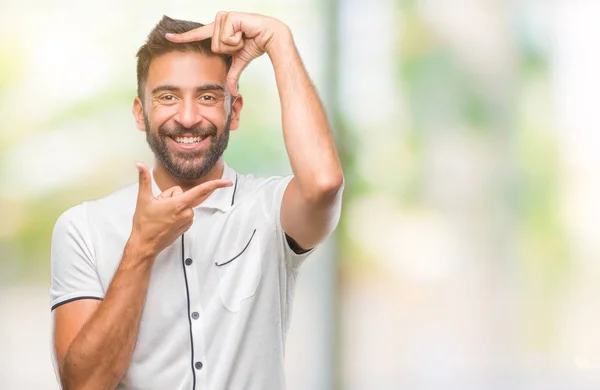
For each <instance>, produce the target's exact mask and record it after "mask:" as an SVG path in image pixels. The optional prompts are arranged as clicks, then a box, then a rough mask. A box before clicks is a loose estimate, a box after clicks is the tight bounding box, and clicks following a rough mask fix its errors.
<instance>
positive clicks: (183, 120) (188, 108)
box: [175, 99, 202, 128]
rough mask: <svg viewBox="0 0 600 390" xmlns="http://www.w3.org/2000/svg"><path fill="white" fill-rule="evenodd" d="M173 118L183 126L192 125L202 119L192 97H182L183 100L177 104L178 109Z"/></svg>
mask: <svg viewBox="0 0 600 390" xmlns="http://www.w3.org/2000/svg"><path fill="white" fill-rule="evenodd" d="M175 120H176V121H177V122H179V123H180V124H181V125H182V126H184V127H187V128H190V127H193V126H194V125H197V124H198V123H199V122H200V121H202V115H201V113H200V108H199V107H198V105H197V104H196V103H195V102H194V100H193V99H184V100H183V102H181V104H179V110H178V112H177V117H176V118H175Z"/></svg>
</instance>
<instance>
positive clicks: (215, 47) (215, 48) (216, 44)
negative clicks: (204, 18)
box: [210, 12, 225, 53]
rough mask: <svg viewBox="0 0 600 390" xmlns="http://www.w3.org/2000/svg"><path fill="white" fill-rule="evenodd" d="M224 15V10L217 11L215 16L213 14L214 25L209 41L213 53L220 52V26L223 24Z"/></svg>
mask: <svg viewBox="0 0 600 390" xmlns="http://www.w3.org/2000/svg"><path fill="white" fill-rule="evenodd" d="M223 16H224V12H218V13H217V16H215V21H214V24H215V27H214V29H213V35H212V41H211V45H210V50H212V52H213V53H220V52H221V51H220V49H221V27H222V24H223V21H224V20H225V18H224V17H223Z"/></svg>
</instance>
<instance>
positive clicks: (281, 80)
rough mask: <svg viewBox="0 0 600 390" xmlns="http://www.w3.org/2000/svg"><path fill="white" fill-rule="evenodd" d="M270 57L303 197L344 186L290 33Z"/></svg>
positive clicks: (326, 125) (287, 142)
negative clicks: (314, 192) (313, 192)
mask: <svg viewBox="0 0 600 390" xmlns="http://www.w3.org/2000/svg"><path fill="white" fill-rule="evenodd" d="M269 56H270V58H271V61H272V63H273V67H274V69H275V78H276V81H277V88H278V90H279V98H280V100H281V112H282V122H283V136H284V140H285V145H286V149H287V152H288V155H289V158H290V163H291V166H292V170H293V172H294V175H295V177H296V180H297V183H298V186H299V189H300V191H301V192H302V193H304V194H307V195H308V194H311V192H312V191H315V190H317V191H318V190H328V189H331V190H336V189H337V188H339V187H340V186H341V185H342V182H343V176H342V169H341V165H340V161H339V158H338V155H337V152H336V149H335V144H334V140H333V137H332V135H331V131H330V128H329V123H328V121H327V116H326V115H325V110H324V109H323V106H322V104H321V101H320V99H319V96H318V95H317V92H316V90H315V88H314V86H313V84H312V82H311V80H310V78H309V76H308V74H307V72H306V69H305V68H304V65H303V64H302V60H301V58H300V55H299V54H298V51H297V49H296V46H295V45H294V43H293V39H292V36H291V34H289V33H288V32H287V31H286V32H285V33H283V34H281V35H280V39H279V40H277V41H275V42H274V43H273V46H272V47H271V49H270V50H269Z"/></svg>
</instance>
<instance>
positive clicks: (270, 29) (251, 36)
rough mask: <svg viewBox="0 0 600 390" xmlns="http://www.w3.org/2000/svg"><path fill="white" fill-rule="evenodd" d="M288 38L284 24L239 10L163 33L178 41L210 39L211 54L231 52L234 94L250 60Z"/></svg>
mask: <svg viewBox="0 0 600 390" xmlns="http://www.w3.org/2000/svg"><path fill="white" fill-rule="evenodd" d="M290 37H291V32H290V31H289V29H288V28H287V26H286V25H285V24H283V23H282V22H281V21H279V20H277V19H274V18H271V17H268V16H263V15H257V14H247V13H240V12H219V13H218V14H217V16H216V18H215V21H214V22H212V23H210V24H207V25H205V26H202V27H198V28H196V29H193V30H190V31H188V32H185V33H182V34H170V33H169V34H166V38H167V39H168V40H170V41H172V42H177V43H184V42H194V41H202V40H204V39H208V38H212V41H211V50H212V51H213V52H214V53H219V54H231V55H232V64H231V69H230V70H229V73H228V74H227V87H228V88H229V91H230V92H231V94H232V95H233V96H237V84H238V80H239V78H240V75H241V74H242V71H243V70H244V69H245V68H246V66H248V64H249V63H250V61H252V60H253V59H255V58H257V57H259V56H261V55H262V54H263V53H269V50H270V49H271V48H272V47H273V46H274V45H275V44H276V43H277V41H278V40H281V39H283V38H290Z"/></svg>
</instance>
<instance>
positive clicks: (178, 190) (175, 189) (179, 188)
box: [172, 186, 183, 196]
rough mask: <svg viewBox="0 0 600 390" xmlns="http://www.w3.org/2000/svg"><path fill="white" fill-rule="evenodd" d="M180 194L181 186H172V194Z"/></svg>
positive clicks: (181, 192) (181, 191)
mask: <svg viewBox="0 0 600 390" xmlns="http://www.w3.org/2000/svg"><path fill="white" fill-rule="evenodd" d="M181 194H183V190H182V189H181V187H179V186H176V187H175V188H173V195H172V196H176V195H181Z"/></svg>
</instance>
